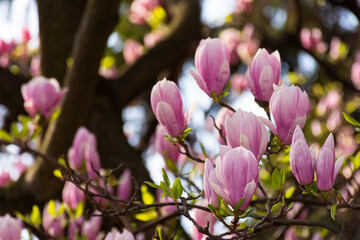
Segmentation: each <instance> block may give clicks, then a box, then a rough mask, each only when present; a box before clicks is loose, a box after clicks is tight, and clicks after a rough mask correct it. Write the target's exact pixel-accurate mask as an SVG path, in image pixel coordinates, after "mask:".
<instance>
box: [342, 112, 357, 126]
mask: <svg viewBox="0 0 360 240" xmlns="http://www.w3.org/2000/svg"><path fill="white" fill-rule="evenodd" d="M342 114H343V115H344V118H345V120H346V121H347V122H348V123H350V124H352V125H354V126H356V127H360V123H359V121H357V120H356V119H355V118H353V117H351V116H350V115H349V114H347V113H346V112H343V113H342Z"/></svg>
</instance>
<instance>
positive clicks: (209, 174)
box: [203, 158, 220, 208]
mask: <svg viewBox="0 0 360 240" xmlns="http://www.w3.org/2000/svg"><path fill="white" fill-rule="evenodd" d="M203 182H204V193H205V196H206V200H207V202H208V204H211V205H213V206H214V207H215V208H218V207H219V199H218V196H217V193H216V192H215V191H214V189H213V188H212V186H211V182H213V183H215V184H216V185H220V182H219V180H217V178H216V173H215V167H214V165H213V164H212V162H211V161H210V160H209V159H208V158H207V159H206V160H205V166H204V181H203Z"/></svg>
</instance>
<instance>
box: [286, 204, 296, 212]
mask: <svg viewBox="0 0 360 240" xmlns="http://www.w3.org/2000/svg"><path fill="white" fill-rule="evenodd" d="M293 206H294V202H291V203H290V204H289V205H288V208H287V211H288V212H289V211H291V209H292V208H293Z"/></svg>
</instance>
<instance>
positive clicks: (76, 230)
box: [67, 216, 84, 240]
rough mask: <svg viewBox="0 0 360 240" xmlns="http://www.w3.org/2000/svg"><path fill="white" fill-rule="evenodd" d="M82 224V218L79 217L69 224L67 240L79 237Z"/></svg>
mask: <svg viewBox="0 0 360 240" xmlns="http://www.w3.org/2000/svg"><path fill="white" fill-rule="evenodd" d="M83 223H84V218H83V216H80V217H78V218H76V219H75V220H72V221H71V222H70V224H69V227H68V230H67V238H68V239H69V240H74V239H77V238H75V236H76V237H79V236H81V226H82V225H83Z"/></svg>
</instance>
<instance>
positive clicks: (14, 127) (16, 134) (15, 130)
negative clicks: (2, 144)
mask: <svg viewBox="0 0 360 240" xmlns="http://www.w3.org/2000/svg"><path fill="white" fill-rule="evenodd" d="M11 135H13V136H14V138H19V137H20V132H19V129H18V125H17V123H16V122H13V123H12V124H11Z"/></svg>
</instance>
